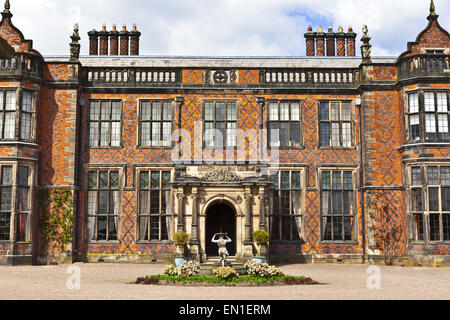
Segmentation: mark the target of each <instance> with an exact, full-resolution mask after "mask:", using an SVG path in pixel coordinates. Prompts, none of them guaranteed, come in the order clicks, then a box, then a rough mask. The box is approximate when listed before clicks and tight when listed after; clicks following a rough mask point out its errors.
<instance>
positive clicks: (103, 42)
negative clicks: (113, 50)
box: [98, 25, 109, 56]
mask: <svg viewBox="0 0 450 320" xmlns="http://www.w3.org/2000/svg"><path fill="white" fill-rule="evenodd" d="M98 36H99V38H100V55H101V56H107V55H108V37H109V32H108V31H106V25H103V26H102V31H100V32H99V33H98Z"/></svg>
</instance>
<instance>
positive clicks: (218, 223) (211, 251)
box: [205, 202, 236, 257]
mask: <svg viewBox="0 0 450 320" xmlns="http://www.w3.org/2000/svg"><path fill="white" fill-rule="evenodd" d="M205 231H206V239H205V240H206V245H205V249H206V255H207V256H209V257H211V256H213V257H214V256H218V255H219V254H218V247H217V244H216V243H212V242H211V239H212V238H213V236H214V234H215V233H219V232H220V231H222V232H226V233H228V237H230V239H231V240H232V241H233V242H231V243H229V244H228V245H227V249H228V253H229V254H230V256H235V255H236V214H235V213H234V210H233V208H232V207H231V206H230V205H228V204H227V203H224V202H223V203H215V204H213V205H211V207H209V209H208V211H207V212H206V230H205Z"/></svg>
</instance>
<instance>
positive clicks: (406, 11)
mask: <svg viewBox="0 0 450 320" xmlns="http://www.w3.org/2000/svg"><path fill="white" fill-rule="evenodd" d="M0 1H2V2H3V1H4V0H0ZM10 1H11V12H12V13H13V14H14V17H13V22H14V24H15V25H16V27H18V28H19V29H21V31H22V32H23V33H24V35H25V37H26V38H27V39H32V40H33V41H34V48H35V49H37V50H38V51H40V52H41V53H42V54H43V55H44V56H48V55H68V54H69V46H68V43H69V42H70V39H69V36H70V35H71V34H72V30H73V25H74V23H75V22H78V23H79V25H80V35H81V37H82V41H81V43H82V51H81V53H82V54H83V55H84V54H88V37H87V32H88V31H89V30H92V29H97V30H99V29H101V26H102V25H103V24H104V23H105V24H106V25H107V28H108V30H110V29H111V26H112V24H113V23H116V24H117V26H118V28H120V27H121V26H122V25H123V24H126V25H127V26H128V28H129V29H131V26H132V25H133V23H136V24H137V26H138V29H139V30H140V31H141V32H142V37H141V55H203V56H204V55H214V56H303V55H305V40H304V37H303V34H304V33H305V32H306V30H307V27H308V25H311V26H312V27H313V28H314V30H316V29H317V27H318V26H319V24H321V25H322V26H323V27H324V28H328V27H329V26H333V27H334V30H336V29H337V28H338V26H340V25H342V26H343V27H344V28H345V30H347V28H348V27H349V26H353V28H354V29H355V31H356V32H357V33H358V41H359V39H360V38H361V27H362V25H363V24H367V25H368V28H369V35H370V36H371V37H372V44H373V46H374V47H373V54H374V55H378V56H392V55H394V56H397V55H399V54H400V53H402V52H403V51H405V49H406V43H407V42H408V41H413V40H415V39H416V36H417V35H418V34H419V32H420V31H421V30H423V29H424V28H425V27H426V25H427V23H428V21H427V20H426V17H427V15H428V12H429V6H430V0H376V1H373V0H10ZM435 4H436V8H437V13H438V14H439V15H440V19H439V21H440V24H441V25H442V26H443V27H444V28H446V29H447V30H450V0H435Z"/></svg>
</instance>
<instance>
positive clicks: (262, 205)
mask: <svg viewBox="0 0 450 320" xmlns="http://www.w3.org/2000/svg"><path fill="white" fill-rule="evenodd" d="M258 198H259V230H266V195H265V194H264V193H261V194H259V196H258Z"/></svg>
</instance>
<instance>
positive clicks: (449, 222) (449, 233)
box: [442, 214, 450, 241]
mask: <svg viewBox="0 0 450 320" xmlns="http://www.w3.org/2000/svg"><path fill="white" fill-rule="evenodd" d="M442 222H443V230H444V241H450V214H443V215H442Z"/></svg>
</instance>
